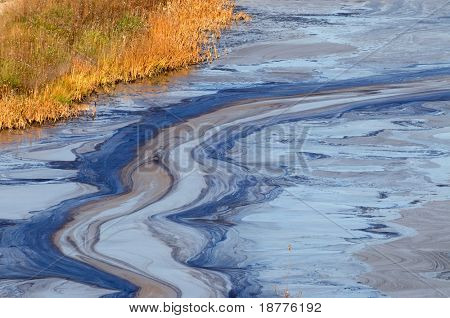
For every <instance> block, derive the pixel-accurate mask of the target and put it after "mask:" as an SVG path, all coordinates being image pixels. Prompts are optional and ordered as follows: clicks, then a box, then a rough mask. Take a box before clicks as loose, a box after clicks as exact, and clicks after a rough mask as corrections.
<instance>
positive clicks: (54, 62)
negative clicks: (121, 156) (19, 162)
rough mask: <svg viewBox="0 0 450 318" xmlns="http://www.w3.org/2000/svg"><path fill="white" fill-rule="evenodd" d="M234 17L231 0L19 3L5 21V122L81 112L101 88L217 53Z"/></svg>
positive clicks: (13, 125) (1, 61) (19, 123)
mask: <svg viewBox="0 0 450 318" xmlns="http://www.w3.org/2000/svg"><path fill="white" fill-rule="evenodd" d="M16 1H17V0H16ZM236 17H239V19H246V16H245V15H241V14H239V15H235V14H234V1H232V0H168V1H165V0H153V1H149V0H131V1H122V0H23V1H18V2H15V3H14V6H8V9H5V11H4V12H3V14H2V16H1V20H0V21H1V22H0V50H1V51H0V129H17V128H25V127H27V126H29V125H33V124H42V123H45V122H51V121H57V120H60V119H64V118H70V117H73V116H77V115H79V114H81V113H83V112H84V111H85V110H86V106H83V105H82V101H83V100H84V99H85V98H86V97H87V96H89V95H90V94H92V93H94V92H96V91H98V90H102V91H104V90H109V89H111V88H112V87H113V86H114V84H115V83H118V82H130V81H134V80H137V79H141V78H145V77H152V76H156V75H159V74H161V73H164V72H168V71H172V70H176V69H180V68H184V67H187V66H189V65H192V64H196V63H200V62H203V61H206V60H209V59H212V58H214V57H215V56H216V54H217V53H216V48H215V41H216V40H217V38H218V37H219V36H220V32H221V30H223V29H224V28H226V27H228V26H230V25H231V23H232V21H233V20H234V19H236Z"/></svg>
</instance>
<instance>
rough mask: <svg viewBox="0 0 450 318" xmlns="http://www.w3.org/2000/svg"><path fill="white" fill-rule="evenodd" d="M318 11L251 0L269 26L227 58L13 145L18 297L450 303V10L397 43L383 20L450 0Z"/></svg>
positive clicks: (10, 260)
mask: <svg viewBox="0 0 450 318" xmlns="http://www.w3.org/2000/svg"><path fill="white" fill-rule="evenodd" d="M301 2H302V3H303V4H304V5H303V6H302V5H301V4H299V1H295V2H292V1H287V0H286V1H279V2H276V3H275V4H272V3H270V4H268V2H266V1H264V0H260V1H241V4H242V5H243V6H245V7H246V9H247V11H249V12H250V13H252V14H253V16H254V19H253V23H252V24H251V25H249V26H243V27H242V28H248V30H247V33H246V34H248V35H246V37H247V38H245V37H244V39H242V38H240V37H238V36H237V35H236V34H234V33H233V32H234V31H231V32H230V33H229V34H227V35H226V36H225V37H224V39H223V43H224V45H226V46H228V47H230V48H232V51H231V52H230V53H229V54H228V55H227V56H225V57H224V58H223V59H221V60H218V61H216V62H215V63H213V64H212V65H209V66H205V67H204V68H201V69H199V70H195V71H194V72H193V73H191V74H189V75H187V76H185V75H183V76H180V77H178V78H177V77H175V78H174V79H172V81H171V82H170V83H169V84H168V86H167V88H166V89H163V90H158V87H155V86H150V85H146V84H136V85H134V86H133V87H123V88H122V89H121V90H120V91H119V93H117V94H116V95H115V96H111V97H108V98H106V97H105V98H104V99H103V100H102V103H103V105H100V106H99V108H98V111H97V115H98V117H97V119H96V120H95V121H90V122H88V121H85V120H81V119H80V120H75V121H73V122H70V123H67V124H64V125H58V126H56V127H48V128H46V129H44V133H43V134H42V136H40V137H37V138H36V139H35V140H33V141H32V142H30V143H28V142H26V141H25V142H24V141H18V140H17V139H18V137H14V136H13V137H11V136H9V137H8V138H9V139H8V140H7V141H5V143H3V144H2V148H1V157H2V162H1V164H0V176H1V185H0V198H1V200H2V201H1V202H2V205H1V206H2V207H1V210H0V219H1V227H0V235H1V238H2V239H1V241H0V277H1V278H2V280H1V284H0V295H1V296H10V297H35V296H41V297H68V296H72V297H79V296H91V297H133V296H135V297H163V296H166V297H175V296H183V297H277V296H286V295H289V296H300V295H301V296H305V297H311V296H313V297H334V296H341V297H384V296H402V295H403V296H429V295H431V296H438V297H441V296H443V295H446V294H448V292H449V290H448V287H447V286H448V270H449V267H450V265H449V259H448V248H449V246H448V242H449V240H448V239H447V238H446V235H445V233H444V232H445V231H444V230H442V229H445V228H448V226H447V225H448V223H449V222H450V220H449V219H448V217H446V208H445V206H446V205H445V202H446V201H447V200H449V198H450V186H448V185H449V182H450V180H449V175H448V171H450V170H449V168H450V167H449V166H448V162H450V161H449V156H450V140H449V138H448V136H449V134H450V128H449V127H448V122H449V120H450V118H449V110H450V90H449V89H448V87H449V82H450V69H449V68H447V64H446V62H448V61H444V60H443V59H445V58H444V57H443V56H442V54H440V53H439V52H441V51H442V49H443V48H442V46H444V45H445V41H443V40H442V39H441V38H439V37H436V38H433V37H428V36H427V35H429V34H441V33H440V32H441V31H442V30H443V29H445V28H446V27H447V28H448V24H449V23H450V20H448V19H447V20H445V19H443V18H442V19H438V21H437V22H433V23H431V22H430V23H419V25H420V27H419V29H420V30H419V31H417V30H416V31H415V32H414V34H410V35H408V34H407V35H405V36H401V37H400V38H399V39H398V40H397V42H396V43H397V44H396V46H395V47H394V46H389V45H390V44H387V45H386V41H383V37H382V35H383V34H385V33H386V31H385V29H384V28H381V27H380V26H379V25H376V24H375V21H380V19H382V20H383V21H384V20H385V22H386V23H390V25H389V27H390V28H391V29H392V30H397V31H401V30H404V29H405V27H406V26H410V25H411V22H414V21H415V22H417V18H416V17H417V16H419V17H422V18H423V19H425V21H428V22H429V21H430V20H429V19H426V17H428V16H430V15H431V14H438V15H442V12H443V11H445V12H448V10H450V8H449V7H442V8H441V10H440V12H439V13H436V12H435V9H436V8H439V7H440V6H442V5H443V3H444V2H440V1H429V2H427V3H426V4H423V3H422V2H420V1H408V2H405V1H394V0H393V1H387V2H386V1H367V2H364V1H363V2H360V1H354V2H353V1H347V2H346V6H340V5H339V4H336V3H329V1H317V2H314V3H311V2H307V1H301ZM421 3H422V5H419V4H421ZM344 13H345V14H344ZM392 17H395V18H396V19H393V18H392ZM336 25H339V26H340V27H342V29H345V30H346V31H348V32H342V30H341V31H339V29H338V28H336ZM415 25H416V26H417V24H415ZM293 27H294V28H293ZM387 27H388V26H386V28H387ZM283 30H284V31H283ZM286 30H288V31H286ZM383 30H384V31H383ZM258 31H259V32H258ZM284 32H285V33H286V34H284ZM308 34H309V35H308ZM441 35H442V36H445V37H448V35H444V34H441ZM293 37H294V38H295V39H297V40H292V38H293ZM288 38H289V39H288ZM245 39H246V40H248V42H249V43H247V44H245V43H242V41H243V40H245ZM433 39H434V40H433ZM433 41H434V42H433ZM431 42H433V43H432V44H433V46H430V44H431ZM268 43H270V44H268ZM277 44H280V46H279V49H278V50H277V49H276V47H277ZM383 45H384V48H383V49H382V50H378V51H376V53H374V54H371V55H368V54H367V52H373V51H374V50H376V49H377V48H378V47H381V46H383ZM398 45H403V46H405V45H407V47H408V49H407V50H408V52H410V55H407V54H403V53H401V52H399V49H398ZM287 48H289V52H287V51H286V50H287ZM425 48H426V49H425ZM302 49H305V50H303V51H302ZM306 49H307V50H309V51H307V50H306ZM297 51H298V53H296V52H297ZM306 51H307V52H306ZM305 52H306V53H305ZM316 58H317V59H316ZM252 61H253V62H252ZM426 61H428V62H427V63H425V62H426ZM430 61H431V62H430ZM346 70H347V71H346ZM339 74H342V75H341V76H338V75H339ZM243 83H246V84H245V85H244V84H243ZM248 83H250V84H251V85H249V84H248ZM305 131H306V132H307V133H304V132H305ZM186 132H188V133H186ZM4 135H5V134H4ZM161 136H167V137H166V138H160V137H161ZM299 136H303V137H302V138H304V140H299ZM261 137H264V138H261ZM2 138H5V139H6V136H3V137H2ZM261 154H264V155H263V156H262V155H261ZM280 158H291V159H292V158H294V159H293V160H291V159H290V160H288V161H287V162H281V161H280V160H279V159H280ZM296 158H297V159H296ZM187 164H188V165H189V167H188V168H186V165H187ZM30 176H33V177H30ZM75 186H76V187H82V189H83V190H82V191H83V192H82V193H80V192H79V191H80V190H78V188H76V190H74V189H75V188H74V187H75ZM2 189H3V190H2ZM34 189H39V190H34ZM43 189H46V190H45V191H44V190H43ZM41 190H42V191H43V192H44V193H43V194H39V193H38V191H41ZM74 191H76V192H77V193H78V195H77V196H74ZM21 193H27V195H23V196H22V195H21ZM21 197H22V198H21ZM21 200H23V201H21ZM27 200H28V201H29V202H27ZM18 202H21V203H18ZM31 202H32V203H33V204H32V203H31ZM18 208H20V212H17V211H15V210H14V209H18ZM410 211H413V212H410ZM31 212H33V213H31ZM402 216H403V218H401V217H402ZM399 218H400V219H399ZM421 218H422V219H423V218H431V219H433V220H436V222H434V221H433V222H431V223H424V224H422V225H421V222H422V221H421V220H422V219H421ZM397 219H399V220H397ZM435 223H439V224H440V226H438V227H436V228H435V227H434V226H435V225H434V224H435ZM434 230H435V231H436V233H435V237H434V238H433V236H430V233H432V232H433V231H434ZM430 240H431V241H430ZM411 244H415V245H416V246H417V247H418V249H419V250H420V249H426V250H427V251H426V252H423V253H421V252H416V253H413V252H411V251H410V250H409V249H408V247H409V245H411ZM395 251H400V252H401V253H400V254H398V255H397V254H396V253H395ZM424 253H425V254H424ZM380 255H381V256H380ZM383 255H384V256H383ZM396 257H398V258H399V259H400V262H401V266H403V267H406V268H408V271H410V272H411V273H409V272H408V271H406V272H405V271H401V270H400V269H399V268H398V267H396V266H397V265H396V262H395V260H396ZM416 260H420V262H416V263H415V264H416V265H414V266H411V265H410V264H411V262H415V261H416ZM396 270H397V271H398V272H399V273H400V272H401V273H402V274H399V273H397V274H395V279H398V280H397V281H396V284H393V283H392V281H393V280H394V278H393V277H392V276H390V275H391V274H389V273H395V272H396ZM402 275H403V276H402ZM408 275H410V276H408ZM412 282H416V283H412ZM401 290H402V292H400V291H401Z"/></svg>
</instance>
